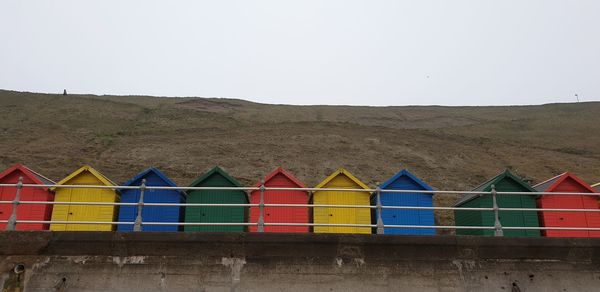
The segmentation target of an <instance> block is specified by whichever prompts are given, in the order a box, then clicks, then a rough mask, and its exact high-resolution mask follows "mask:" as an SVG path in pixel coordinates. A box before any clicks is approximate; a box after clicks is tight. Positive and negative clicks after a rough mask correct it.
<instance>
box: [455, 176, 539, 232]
mask: <svg viewBox="0 0 600 292" xmlns="http://www.w3.org/2000/svg"><path fill="white" fill-rule="evenodd" d="M492 186H495V187H496V191H498V192H535V191H536V190H535V189H533V188H532V187H531V186H530V185H529V184H527V183H526V182H524V181H523V180H522V179H520V178H518V177H517V176H515V175H514V174H512V173H511V172H510V171H509V170H508V169H507V170H505V171H504V172H502V173H500V174H499V175H497V176H496V177H494V178H492V179H490V180H488V181H487V182H485V183H483V184H482V185H480V186H479V187H477V188H475V189H474V191H482V192H489V191H491V190H492ZM497 203H498V207H500V208H536V206H537V205H536V195H498V196H497ZM454 206H455V207H464V208H491V207H492V195H473V194H467V195H465V196H464V197H463V198H462V199H460V200H459V201H458V202H457V203H456V204H455V205H454ZM499 218H500V223H501V224H502V226H503V227H508V226H511V227H539V226H540V225H539V222H538V214H537V212H535V211H500V212H499ZM454 219H455V221H456V225H457V226H494V212H492V211H466V210H454ZM456 234H457V235H494V230H476V229H457V230H456ZM504 236H540V231H539V230H504Z"/></svg>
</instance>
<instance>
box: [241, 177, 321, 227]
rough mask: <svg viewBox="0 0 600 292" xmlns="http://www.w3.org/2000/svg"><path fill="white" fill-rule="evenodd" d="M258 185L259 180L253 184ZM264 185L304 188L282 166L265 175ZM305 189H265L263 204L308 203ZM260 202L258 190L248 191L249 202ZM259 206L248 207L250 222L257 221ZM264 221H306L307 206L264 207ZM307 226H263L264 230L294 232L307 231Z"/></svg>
mask: <svg viewBox="0 0 600 292" xmlns="http://www.w3.org/2000/svg"><path fill="white" fill-rule="evenodd" d="M254 186H255V187H260V182H258V183H257V184H255V185H254ZM265 186H266V187H280V188H306V186H304V184H303V183H302V182H300V181H299V180H298V179H297V178H295V177H294V176H293V175H291V174H289V173H288V172H287V171H285V170H283V168H281V167H279V168H277V169H276V170H274V171H273V172H271V173H270V174H268V175H267V177H265ZM308 200H309V197H308V192H307V191H295V190H289V191H280V190H267V191H265V194H264V202H265V204H308ZM259 202H260V191H258V190H257V191H252V192H251V193H250V203H251V204H258V203H259ZM258 216H259V207H250V222H251V223H256V222H258ZM263 216H264V221H265V223H308V222H309V221H308V218H309V217H308V208H307V207H265V209H264V214H263ZM249 229H250V232H256V230H257V227H256V226H250V227H249ZM308 230H309V228H308V226H265V232H296V233H307V232H308Z"/></svg>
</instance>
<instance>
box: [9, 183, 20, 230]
mask: <svg viewBox="0 0 600 292" xmlns="http://www.w3.org/2000/svg"><path fill="white" fill-rule="evenodd" d="M22 187H23V177H22V176H20V177H19V181H18V182H17V191H16V192H15V199H14V200H13V205H12V213H11V214H10V218H8V222H7V223H6V230H15V229H16V227H17V208H18V207H19V200H21V188H22Z"/></svg>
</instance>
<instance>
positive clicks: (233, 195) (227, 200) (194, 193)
mask: <svg viewBox="0 0 600 292" xmlns="http://www.w3.org/2000/svg"><path fill="white" fill-rule="evenodd" d="M190 187H242V185H241V184H240V183H239V182H238V181H237V180H236V179H235V178H233V177H231V176H230V175H229V174H227V173H226V172H225V171H224V170H222V169H221V168H220V167H218V166H217V167H215V168H213V169H211V170H210V171H208V172H207V173H205V174H204V175H202V176H200V177H199V178H197V179H196V180H195V181H194V182H193V183H192V184H191V185H190ZM187 194H188V196H187V202H188V203H189V204H248V197H247V196H246V192H244V191H242V190H188V191H187ZM247 210H248V209H247V208H246V207H187V208H185V222H187V223H244V222H246V215H247V214H248V212H247ZM184 230H185V231H207V232H225V231H233V232H242V231H245V230H246V228H245V226H243V225H235V226H233V225H231V226H190V225H186V226H185V227H184Z"/></svg>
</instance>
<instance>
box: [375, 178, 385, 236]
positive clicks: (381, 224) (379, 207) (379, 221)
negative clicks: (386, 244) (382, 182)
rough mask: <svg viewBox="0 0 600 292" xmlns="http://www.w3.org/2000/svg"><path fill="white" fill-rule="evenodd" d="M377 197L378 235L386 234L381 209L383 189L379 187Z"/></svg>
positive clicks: (376, 192) (376, 191)
mask: <svg viewBox="0 0 600 292" xmlns="http://www.w3.org/2000/svg"><path fill="white" fill-rule="evenodd" d="M375 195H376V196H377V198H376V200H377V202H376V204H377V234H383V233H384V228H383V219H382V217H381V216H382V215H381V210H382V209H383V208H382V207H381V188H379V187H377V189H376V190H375Z"/></svg>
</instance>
